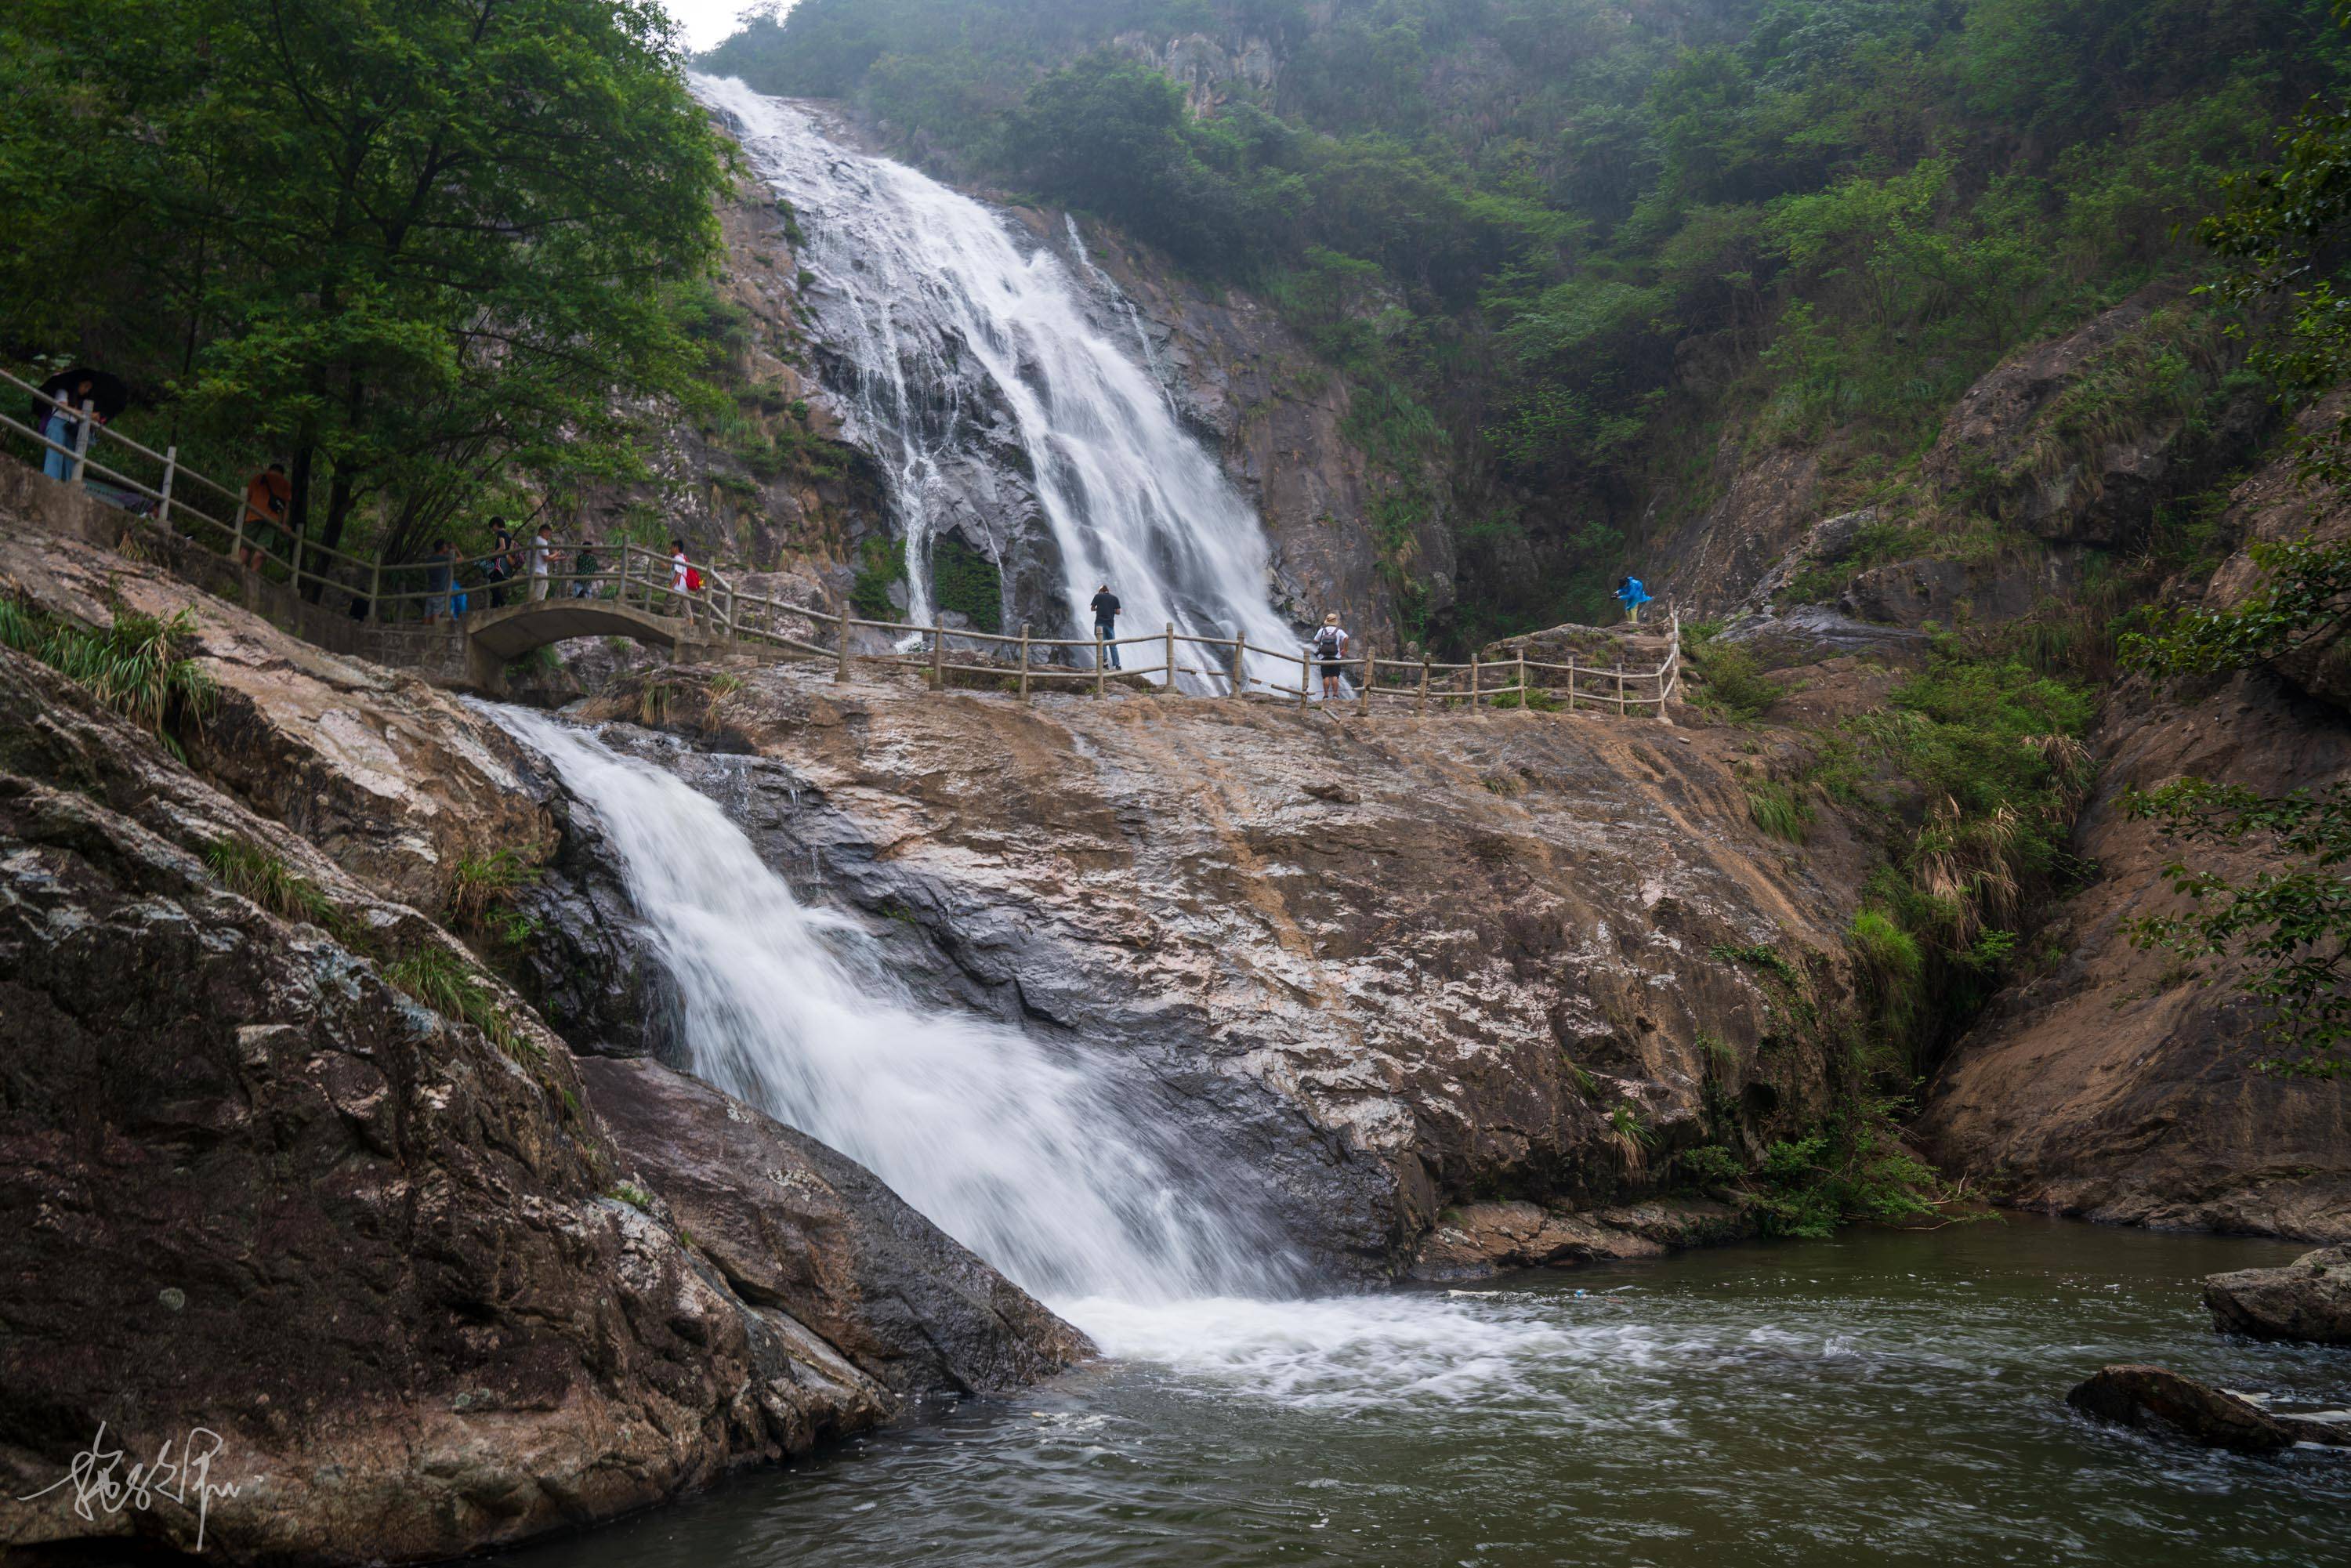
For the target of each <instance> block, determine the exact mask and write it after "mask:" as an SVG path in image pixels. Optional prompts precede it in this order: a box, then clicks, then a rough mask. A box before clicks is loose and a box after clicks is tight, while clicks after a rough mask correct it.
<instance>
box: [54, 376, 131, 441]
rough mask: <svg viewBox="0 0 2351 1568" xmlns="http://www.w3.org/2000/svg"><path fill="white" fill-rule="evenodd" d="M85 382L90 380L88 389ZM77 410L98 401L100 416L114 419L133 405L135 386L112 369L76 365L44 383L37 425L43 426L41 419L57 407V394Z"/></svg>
mask: <svg viewBox="0 0 2351 1568" xmlns="http://www.w3.org/2000/svg"><path fill="white" fill-rule="evenodd" d="M84 382H88V383H89V387H88V389H87V390H85V389H84V387H83V384H82V383H84ZM60 392H62V393H64V394H65V398H66V401H67V402H69V403H71V404H73V406H74V407H75V408H77V409H78V408H80V407H81V405H82V404H83V403H85V402H89V403H95V404H96V405H97V406H98V412H99V415H100V417H102V418H106V419H114V418H118V417H120V414H121V413H122V411H123V410H124V409H126V408H128V407H130V406H131V389H130V388H129V387H127V386H124V385H123V384H122V378H121V377H120V376H118V375H116V374H115V373H114V372H112V371H94V370H91V369H90V368H89V366H88V365H76V366H75V367H74V368H73V369H72V370H69V371H58V372H57V374H56V375H53V376H51V377H50V378H49V379H48V380H47V381H45V382H42V383H41V401H40V402H37V403H35V404H34V405H33V426H34V428H35V429H38V428H40V423H41V421H42V420H44V419H47V417H48V416H49V413H50V411H51V410H53V409H55V408H56V407H57V394H58V393H60Z"/></svg>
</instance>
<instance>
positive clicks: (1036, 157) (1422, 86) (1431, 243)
mask: <svg viewBox="0 0 2351 1568" xmlns="http://www.w3.org/2000/svg"><path fill="white" fill-rule="evenodd" d="M704 64H705V67H706V68H710V69H713V70H716V71H720V72H725V73H732V74H739V75H741V76H743V77H744V78H746V79H747V80H748V81H749V82H750V83H751V84H752V85H753V86H755V87H758V88H761V89H764V90H768V91H772V92H780V93H792V94H806V95H820V96H831V97H841V98H846V99H852V100H853V101H854V102H855V103H857V104H858V105H860V106H861V107H862V109H863V110H865V111H867V112H868V113H869V114H870V115H871V116H872V117H873V119H874V120H875V121H876V122H877V124H878V128H879V130H880V131H881V133H882V134H883V136H884V137H885V138H886V139H887V140H889V141H893V143H894V144H896V145H897V146H899V147H900V148H901V149H902V150H904V151H907V152H912V153H914V155H916V156H918V157H921V158H923V159H925V160H926V161H929V162H933V163H935V164H936V165H941V166H944V167H945V168H946V169H947V170H948V172H952V173H956V174H957V175H959V176H961V177H962V178H964V179H966V180H967V181H977V182H984V183H992V184H994V185H996V186H998V187H1000V188H1002V189H1004V190H1006V191H1008V192H1014V193H1030V194H1034V195H1037V196H1040V197H1041V198H1044V199H1046V200H1050V201H1052V202H1056V203H1061V204H1070V205H1074V206H1077V207H1080V208H1082V209H1085V210H1089V211H1092V212H1093V213H1096V214H1100V215H1102V216H1104V217H1106V218H1109V219H1111V220H1113V222H1115V223H1117V224H1119V225H1122V226H1123V227H1124V228H1125V229H1126V230H1127V231H1128V232H1130V233H1132V234H1134V235H1137V236H1138V237H1140V238H1142V239H1144V240H1145V241H1147V242H1150V243H1152V244H1154V245H1155V246H1160V247H1162V248H1164V249H1165V250H1166V251H1167V252H1168V253H1170V254H1171V255H1172V256H1175V258H1176V259H1177V260H1178V262H1179V263H1181V264H1182V265H1184V266H1186V267H1190V268H1192V269H1194V270H1195V271H1196V272H1197V273H1198V274H1200V275H1201V276H1203V277H1206V278H1209V279H1212V280H1224V281H1228V282H1233V283H1240V284H1246V285H1249V287H1253V288H1255V289H1257V290H1259V291H1262V292H1263V293H1264V294H1265V295H1266V296H1268V297H1269V298H1271V299H1272V300H1274V301H1275V302H1276V303H1277V304H1278V305H1279V307H1280V309H1281V310H1282V312H1283V313H1284V314H1285V316H1286V317H1287V318H1288V319H1290V322H1291V323H1292V324H1293V326H1295V327H1297V328H1299V329H1301V330H1302V331H1303V332H1304V333H1305V334H1306V335H1307V336H1308V337H1309V339H1310V340H1311V341H1312V342H1313V343H1314V344H1315V345H1316V346H1317V348H1318V349H1319V350H1321V352H1322V354H1323V355H1324V357H1325V358H1327V359H1328V360H1329V361H1331V362H1332V364H1334V365H1336V366H1337V367H1339V368H1340V369H1341V370H1342V371H1343V372H1344V374H1345V375H1346V376H1347V377H1348V378H1349V380H1350V381H1351V382H1353V391H1354V397H1353V414H1352V415H1351V421H1352V426H1353V428H1352V430H1351V434H1353V435H1354V436H1355V437H1356V438H1357V439H1358V440H1359V442H1360V443H1361V444H1363V446H1364V448H1365V449H1366V450H1367V451H1368V452H1369V453H1370V454H1371V455H1372V456H1373V459H1374V462H1375V464H1376V465H1377V466H1378V468H1379V470H1380V472H1381V483H1382V494H1381V496H1380V497H1379V498H1378V501H1377V504H1376V507H1375V508H1374V510H1375V516H1376V519H1377V521H1376V528H1377V532H1378V535H1379V545H1380V548H1381V549H1382V551H1383V554H1384V559H1385V565H1386V569H1387V571H1388V573H1389V575H1390V580H1391V581H1392V583H1393V585H1394V587H1395V590H1396V591H1397V593H1398V597H1399V600H1400V604H1401V608H1402V609H1403V611H1404V612H1405V620H1406V621H1407V623H1408V624H1410V623H1413V622H1415V621H1417V622H1419V629H1424V630H1426V632H1429V633H1431V634H1433V635H1434V636H1435V637H1437V639H1439V640H1442V641H1447V642H1451V643H1456V644H1460V643H1470V642H1475V641H1479V640H1482V639H1483V638H1484V637H1486V636H1488V635H1491V634H1494V633H1497V632H1507V631H1516V630H1522V629H1525V628H1527V627H1529V626H1532V625H1541V624H1546V623H1549V622H1555V621H1559V620H1563V619H1569V618H1572V617H1583V618H1590V617H1591V616H1593V615H1594V614H1595V613H1597V612H1598V611H1599V609H1600V607H1601V603H1602V599H1603V596H1604V592H1605V590H1606V587H1607V586H1608V585H1609V584H1612V583H1613V582H1614V580H1615V578H1616V576H1617V575H1618V574H1619V573H1620V572H1621V571H1623V570H1626V569H1628V568H1637V569H1640V570H1646V571H1647V572H1648V573H1649V574H1650V575H1651V576H1653V577H1668V576H1670V574H1671V573H1672V572H1673V570H1674V569H1675V568H1676V567H1677V564H1679V563H1678V562H1677V559H1675V558H1674V557H1672V556H1671V555H1669V554H1666V553H1664V549H1663V547H1664V546H1665V544H1666V542H1667V541H1668V540H1670V539H1672V538H1675V535H1676V531H1677V527H1678V526H1680V525H1684V524H1687V522H1688V521H1690V520H1691V519H1693V518H1697V517H1703V516H1704V515H1705V514H1706V513H1707V511H1708V508H1709V507H1713V506H1716V505H1718V504H1719V502H1721V501H1722V500H1723V498H1724V497H1726V495H1728V494H1729V492H1730V491H1731V490H1732V488H1733V487H1734V486H1735V485H1736V483H1737V481H1738V478H1739V476H1740V475H1741V474H1742V473H1743V472H1745V471H1747V470H1749V469H1750V468H1753V467H1755V466H1757V465H1764V464H1768V463H1770V462H1771V459H1772V458H1773V456H1774V455H1775V454H1777V453H1779V452H1780V451H1782V449H1783V448H1784V449H1799V450H1802V451H1803V452H1804V453H1806V454H1807V455H1808V456H1807V463H1808V465H1809V469H1808V475H1807V481H1806V484H1805V486H1804V489H1805V497H1804V501H1805V507H1806V508H1807V509H1813V510H1824V511H1834V510H1839V509H1845V508H1849V507H1855V506H1860V505H1864V504H1866V503H1869V502H1872V501H1884V500H1886V499H1889V498H1896V499H1898V498H1900V497H1904V496H1905V495H1907V493H1908V491H1909V489H1910V487H1911V483H1912V480H1913V478H1914V476H1915V473H1916V460H1917V459H1918V458H1919V457H1920V456H1921V455H1923V454H1924V452H1925V450H1926V449H1927V448H1928V446H1929V445H1930V444H1931V443H1932V442H1933V441H1934V439H1935V437H1936V435H1937V434H1938V430H1939V428H1940V426H1941V425H1942V423H1943V422H1944V419H1945V416H1946V414H1947V413H1948V412H1949V409H1950V407H1951V405H1952V404H1953V403H1954V402H1956V400H1958V399H1959V396H1960V394H1961V393H1962V392H1965V391H1966V390H1967V389H1968V387H1969V386H1970V384H1971V383H1973V382H1975V381H1976V380H1977V378H1978V377H1980V375H1981V374H1982V373H1983V372H1984V371H1986V370H1988V369H1989V368H1990V367H1991V365H1992V364H1993V363H1994V362H1995V361H1998V360H2000V359H2001V356H2002V355H2003V354H2005V353H2006V352H2008V351H2009V350H2011V349H2013V348H2015V347H2017V346H2018V345H2020V344H2022V343H2024V342H2028V341H2031V340H2034V339H2037V338H2040V337H2043V336H2045V335H2047V334H2049V333H2051V332H2053V331H2061V330H2064V329H2071V328H2073V327H2074V326H2076V325H2078V324H2080V323H2082V322H2084V321H2085V320H2087V319H2091V318H2092V317H2094V316H2095V314H2096V313H2097V312H2099V311H2101V310H2103V309H2105V308H2109V307H2112V306H2114V305H2116V304H2118V303H2120V302H2122V301H2124V300H2125V299H2126V298H2130V297H2132V296H2133V294H2134V293H2135V292H2136V291H2138V290H2141V289H2144V288H2146V287H2148V286H2149V285H2150V284H2160V283H2163V282H2165V281H2166V280H2175V287H2172V288H2169V289H2167V290H2165V291H2164V293H2163V295H2162V298H2164V299H2166V300H2168V301H2170V302H2171V303H2169V304H2168V307H2167V308H2165V309H2164V310H2162V311H2160V312H2158V317H2157V319H2154V320H2153V321H2152V322H2151V324H2150V325H2148V326H2147V329H2145V330H2144V331H2142V332H2140V333H2139V334H2137V337H2136V339H2135V340H2134V342H2133V343H2132V345H2131V346H2130V348H2129V350H2128V353H2129V355H2130V363H2129V365H2128V367H2127V370H2126V371H2121V372H2118V373H2116V374H2114V375H2111V376H2110V377H2109V378H2108V381H2109V382H2110V383H2111V384H2110V385H2108V386H2107V387H2105V389H2104V391H2105V395H2104V396H2103V397H2100V398H2092V397H2090V396H2087V395H2085V396H2084V397H2083V398H2081V399H2079V400H2077V402H2080V403H2082V404H2083V405H2084V406H2081V407H2078V408H2076V409H2075V410H2074V411H2073V413H2074V415H2075V416H2076V423H2079V424H2082V425H2083V426H2085V427H2088V426H2092V425H2100V424H2111V423H2115V422H2116V421H2123V420H2128V419H2130V418H2132V417H2135V416H2137V415H2140V414H2143V413H2147V412H2149V411H2150V410H2152V411H2153V412H2156V413H2161V414H2163V415H2166V416H2170V415H2175V414H2176V415H2178V416H2179V417H2182V418H2185V419H2188V420H2191V421H2196V422H2208V421H2210V420H2212V419H2214V418H2216V417H2217V416H2218V415H2219V413H2220V411H2221V409H2222V408H2223V406H2224V405H2225V403H2226V401H2227V394H2228V393H2229V392H2231V391H2233V390H2236V389H2235V388H2233V387H2232V386H2231V384H2230V383H2231V377H2232V376H2234V375H2235V374H2236V371H2235V369H2234V357H2233V355H2232V354H2231V351H2230V345H2228V344H2227V343H2226V342H2225V341H2224V340H2222V339H2221V336H2220V325H2219V323H2217V322H2216V320H2215V319H2214V318H2213V314H2212V312H2211V311H2210V308H2207V306H2206V305H2205V304H2204V303H2203V302H2201V301H2200V300H2198V299H2195V298H2190V297H2186V296H2185V294H2184V289H2181V288H2179V287H2177V286H2176V284H2177V283H2178V282H2185V281H2190V280H2192V278H2193V277H2194V275H2195V273H2196V271H2197V269H2198V267H2199V265H2200V263H2199V256H2198V254H2197V252H2196V251H2195V249H2194V244H2193V236H2192V233H2189V232H2183V225H2184V226H2185V229H2187V230H2192V227H2193V223H2194V220H2195V219H2196V218H2198V217H2199V216H2200V215H2201V214H2204V213H2205V212H2207V211H2209V210H2210V208H2211V206H2212V205H2213V204H2214V202H2215V200H2216V193H2217V183H2218V181H2219V179H2220V176H2221V174H2222V173H2223V172H2225V171H2227V170H2229V169H2231V168H2234V167H2239V166H2242V165H2245V164H2248V163H2251V162H2257V161H2258V160H2259V159H2260V158H2262V156H2263V154H2264V152H2265V149H2266V148H2267V146H2268V144H2269V140H2270V136H2271V133H2272V131H2273V127H2274V126H2275V125H2276V124H2277V123H2278V121H2279V120H2282V119H2283V117H2284V116H2285V115H2286V114H2287V113H2288V112H2289V111H2291V110H2293V109H2294V108H2295V107H2297V106H2298V105H2300V104H2301V103H2303V102H2304V100H2305V99H2307V98H2308V97H2309V96H2310V95H2311V94H2313V93H2314V92H2317V91H2321V90H2324V89H2328V88H2329V87H2331V86H2334V85H2336V84H2339V83H2340V82H2341V81H2342V80H2343V79H2345V74H2346V52H2345V49H2344V47H2343V43H2342V36H2341V35H2340V34H2338V33H2337V32H2336V31H2335V29H2334V28H2333V27H2332V26H2329V24H2328V20H2327V15H2326V7H2325V5H2324V4H2321V3H2319V0H2275V3H2268V4H2261V5H2232V4H2219V3H2214V0H2094V3H2089V4H2075V3H2069V0H1972V3H1960V0H1764V3H1757V0H1692V3H1684V4H1641V3H1636V4H1629V5H1628V4H1618V5H1608V4H1601V3H1598V0H1384V3H1379V4H1321V5H1299V4H1284V3H1281V0H1240V3H1233V0H1193V3H1177V4H1158V3H1153V0H1093V3H1088V4H1077V5H1071V4H1061V3H1058V0H1057V3H1051V4H1048V3H1044V0H998V3H996V4H983V5H962V4H948V3H947V0H883V3H879V4H875V3H867V0H855V3H851V0H804V3H803V4H801V5H799V6H797V7H795V8H794V9H792V10H791V11H790V12H789V13H788V14H787V15H786V16H784V17H783V18H782V19H781V20H780V21H777V20H773V19H768V20H761V21H756V22H754V23H753V24H752V25H751V26H748V27H747V29H746V30H745V31H744V32H742V33H741V34H739V35H737V37H735V38H733V39H731V40H729V41H728V42H727V43H726V45H725V46H723V47H721V48H719V49H718V50H717V51H716V52H715V53H714V54H713V55H711V56H710V57H707V58H706V59H705V62H704ZM1432 517H1436V518H1440V519H1441V520H1442V521H1443V523H1444V524H1445V526H1446V527H1447V529H1448V530H1449V533H1450V536H1451V538H1453V539H1454V541H1455V542H1456V545H1457V550H1456V553H1457V554H1458V565H1456V566H1455V570H1454V577H1455V579H1456V580H1455V581H1454V582H1451V583H1447V584H1435V583H1432V582H1431V581H1430V577H1431V575H1432V573H1433V571H1434V570H1435V568H1434V567H1433V565H1432V563H1431V561H1430V560H1429V559H1427V556H1428V552H1427V551H1426V550H1425V549H1422V548H1421V547H1420V546H1419V544H1418V543H1417V542H1416V537H1417V536H1418V535H1419V534H1420V533H1421V532H1422V530H1423V528H1424V526H1425V525H1426V523H1427V522H1428V521H1429V520H1431V518H1432ZM1934 525H1935V526H1936V527H1938V528H1943V529H1948V530H1953V531H1966V530H1968V529H1970V528H1976V529H1978V530H1980V531H1991V532H1997V531H1998V530H2000V529H2001V528H2003V527H2005V526H2006V524H2005V519H2003V518H2002V517H2001V508H2000V507H1999V506H1998V505H1997V504H1996V498H1995V497H1994V496H1993V495H1992V493H1991V491H1990V490H1989V489H1987V488H1985V487H1984V486H1976V487H1975V488H1974V489H1973V490H1970V491H1967V492H1966V493H1963V494H1961V495H1960V496H1959V499H1958V501H1957V502H1956V503H1955V504H1953V505H1952V506H1950V507H1946V508H1944V509H1943V511H1942V514H1941V515H1939V516H1938V517H1936V518H1935V519H1934ZM1447 588H1451V589H1458V591H1444V590H1445V589H1447ZM1432 589H1436V590H1437V591H1432ZM1416 609H1417V611H1418V614H1417V616H1416V614H1415V612H1416ZM1432 612H1434V613H1432Z"/></svg>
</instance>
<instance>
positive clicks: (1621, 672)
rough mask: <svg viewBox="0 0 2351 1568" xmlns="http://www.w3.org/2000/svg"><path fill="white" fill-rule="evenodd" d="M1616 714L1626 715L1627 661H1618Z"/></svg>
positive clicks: (1619, 715) (1619, 716)
mask: <svg viewBox="0 0 2351 1568" xmlns="http://www.w3.org/2000/svg"><path fill="white" fill-rule="evenodd" d="M1616 716H1617V717H1618V718H1623V717H1624V716H1625V661H1624V660H1622V659H1619V660H1617V661H1616Z"/></svg>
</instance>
